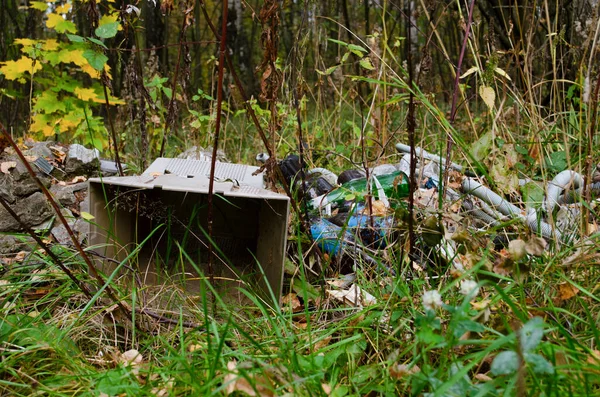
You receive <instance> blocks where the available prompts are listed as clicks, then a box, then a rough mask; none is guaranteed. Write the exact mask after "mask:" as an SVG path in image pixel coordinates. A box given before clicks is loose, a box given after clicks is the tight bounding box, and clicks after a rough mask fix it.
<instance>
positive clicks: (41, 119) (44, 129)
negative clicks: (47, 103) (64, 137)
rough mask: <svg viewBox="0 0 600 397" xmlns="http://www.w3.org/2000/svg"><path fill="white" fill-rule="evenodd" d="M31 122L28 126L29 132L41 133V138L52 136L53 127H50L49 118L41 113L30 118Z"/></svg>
mask: <svg viewBox="0 0 600 397" xmlns="http://www.w3.org/2000/svg"><path fill="white" fill-rule="evenodd" d="M31 120H32V121H33V122H32V123H31V125H30V126H29V130H30V131H31V132H41V133H42V135H43V136H51V135H54V126H52V125H50V124H49V122H50V121H52V120H51V117H50V116H48V115H45V114H42V113H37V114H35V115H33V116H32V117H31Z"/></svg>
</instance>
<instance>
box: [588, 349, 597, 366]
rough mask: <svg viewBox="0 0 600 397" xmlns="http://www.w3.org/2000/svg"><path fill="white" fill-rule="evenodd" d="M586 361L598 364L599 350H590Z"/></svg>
mask: <svg viewBox="0 0 600 397" xmlns="http://www.w3.org/2000/svg"><path fill="white" fill-rule="evenodd" d="M586 361H587V362H588V364H593V365H600V350H592V351H591V352H590V355H589V356H588V358H587V360H586Z"/></svg>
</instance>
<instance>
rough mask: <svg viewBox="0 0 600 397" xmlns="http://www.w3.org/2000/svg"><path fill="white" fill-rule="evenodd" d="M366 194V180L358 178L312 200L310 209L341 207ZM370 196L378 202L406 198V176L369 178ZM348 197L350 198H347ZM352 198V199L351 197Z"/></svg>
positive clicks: (388, 175)
mask: <svg viewBox="0 0 600 397" xmlns="http://www.w3.org/2000/svg"><path fill="white" fill-rule="evenodd" d="M366 192H367V179H366V178H358V179H354V180H351V181H349V182H346V183H344V184H342V186H340V187H339V188H337V189H335V190H333V191H331V192H330V193H328V194H324V195H322V196H319V197H315V198H314V199H312V200H311V201H310V202H309V203H308V205H309V207H310V208H314V209H317V208H321V207H325V206H327V205H329V204H332V205H334V206H339V205H342V204H343V203H344V202H345V201H347V200H351V199H353V198H356V196H357V195H360V194H364V193H366ZM371 194H372V196H373V197H374V198H375V199H378V200H390V199H393V200H400V199H403V198H405V197H408V176H406V174H405V173H404V172H402V171H396V172H392V173H390V174H385V175H379V176H372V177H371ZM349 196H350V197H349ZM353 196H354V197H353Z"/></svg>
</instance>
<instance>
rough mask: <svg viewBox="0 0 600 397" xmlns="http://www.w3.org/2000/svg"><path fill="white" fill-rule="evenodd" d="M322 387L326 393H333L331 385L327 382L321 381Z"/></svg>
mask: <svg viewBox="0 0 600 397" xmlns="http://www.w3.org/2000/svg"><path fill="white" fill-rule="evenodd" d="M321 388H322V389H323V392H324V393H325V394H326V395H330V394H331V386H329V385H328V384H327V383H321Z"/></svg>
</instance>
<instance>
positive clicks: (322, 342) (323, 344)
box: [312, 335, 331, 352]
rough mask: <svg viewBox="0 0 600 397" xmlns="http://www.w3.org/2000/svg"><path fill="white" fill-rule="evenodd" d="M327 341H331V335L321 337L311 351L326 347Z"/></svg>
mask: <svg viewBox="0 0 600 397" xmlns="http://www.w3.org/2000/svg"><path fill="white" fill-rule="evenodd" d="M329 342H331V335H330V336H327V337H325V338H323V339H321V340H320V341H318V342H317V343H315V344H314V345H313V347H312V351H313V352H318V351H319V350H321V349H322V348H324V347H326V346H327V345H329Z"/></svg>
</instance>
